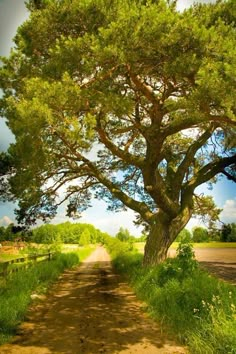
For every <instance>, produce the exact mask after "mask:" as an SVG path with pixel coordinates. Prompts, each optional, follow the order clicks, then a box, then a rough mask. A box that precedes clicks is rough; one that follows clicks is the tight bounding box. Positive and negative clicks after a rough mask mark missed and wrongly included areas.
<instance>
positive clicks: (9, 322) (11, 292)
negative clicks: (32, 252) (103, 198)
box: [0, 247, 93, 344]
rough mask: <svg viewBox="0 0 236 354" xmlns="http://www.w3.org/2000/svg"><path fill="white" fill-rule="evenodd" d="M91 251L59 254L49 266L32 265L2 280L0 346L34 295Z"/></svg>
mask: <svg viewBox="0 0 236 354" xmlns="http://www.w3.org/2000/svg"><path fill="white" fill-rule="evenodd" d="M92 250H93V249H92V248H90V247H86V248H84V249H81V250H79V252H77V253H75V252H73V253H66V254H63V253H58V254H57V255H56V256H55V258H54V259H53V260H52V261H50V262H41V263H35V264H34V265H33V266H32V267H30V268H28V269H26V270H21V271H19V272H18V273H15V274H13V275H11V276H9V277H7V278H6V279H5V280H3V279H2V280H1V288H0V344H2V343H4V342H6V341H7V340H9V338H10V337H11V336H12V335H13V334H14V333H15V331H16V328H17V326H18V325H19V323H20V322H21V321H22V320H23V319H24V316H25V314H26V311H27V308H28V306H29V304H30V302H31V301H32V300H31V295H32V293H33V292H35V291H37V292H38V293H40V292H42V291H44V292H45V290H46V289H47V287H48V286H49V284H51V283H52V282H54V281H55V280H56V279H57V278H58V277H59V275H60V274H61V273H62V272H63V271H64V270H65V269H67V268H71V267H73V266H75V265H77V264H78V263H79V262H80V261H82V260H83V259H85V258H86V257H87V256H88V255H89V254H90V253H91V251H92Z"/></svg>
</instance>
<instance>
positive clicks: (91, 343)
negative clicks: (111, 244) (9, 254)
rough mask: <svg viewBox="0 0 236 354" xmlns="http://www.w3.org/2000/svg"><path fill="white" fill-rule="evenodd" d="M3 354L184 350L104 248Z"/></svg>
mask: <svg viewBox="0 0 236 354" xmlns="http://www.w3.org/2000/svg"><path fill="white" fill-rule="evenodd" d="M0 353H1V354H29V353H30V354H49V353H51V354H52V353H53V354H61V353H68V354H99V353H106V354H115V353H121V354H128V353H130V354H132V353H135V354H143V353H147V354H155V353H157V354H164V353H165V354H171V353H185V350H184V348H182V347H180V346H177V345H176V343H175V342H174V341H172V340H170V338H168V339H167V337H166V336H165V335H164V333H162V332H161V328H160V327H159V326H158V325H157V324H156V323H154V322H153V321H152V320H151V319H150V318H149V317H148V316H147V315H146V314H145V313H144V312H143V309H142V304H141V303H140V302H139V301H137V299H136V298H135V295H134V294H133V292H132V291H131V289H130V288H129V286H128V285H127V284H126V283H125V282H123V281H122V280H121V278H120V277H119V276H118V275H117V274H115V273H114V272H113V270H112V267H111V262H110V258H109V255H108V254H107V252H106V250H105V249H104V248H102V247H99V248H98V249H97V250H96V251H95V252H94V253H93V254H92V255H91V256H90V257H89V258H88V259H87V260H86V261H85V262H84V263H83V264H82V265H81V266H80V267H77V268H76V269H73V270H70V271H67V272H66V273H64V274H63V276H61V278H60V279H59V281H58V282H57V283H56V284H54V286H53V287H52V288H51V289H50V292H49V294H48V295H47V296H46V297H45V299H42V300H41V301H40V303H37V304H34V305H33V306H32V308H31V310H30V311H29V314H28V321H27V322H25V323H23V324H22V325H21V326H20V328H19V333H18V335H17V336H16V337H15V338H14V340H13V342H12V344H6V345H4V346H1V347H0Z"/></svg>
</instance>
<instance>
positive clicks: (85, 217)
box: [0, 0, 236, 236]
mask: <svg viewBox="0 0 236 354" xmlns="http://www.w3.org/2000/svg"><path fill="white" fill-rule="evenodd" d="M24 1H25V0H0V56H8V55H9V53H10V48H11V47H13V46H14V43H13V42H12V39H13V38H14V36H15V34H16V30H17V28H18V26H20V25H21V24H22V22H24V21H25V20H26V19H27V17H28V13H27V10H26V8H25V5H24ZM193 2H194V1H193V0H178V4H177V6H178V9H179V10H180V11H182V10H183V9H184V8H186V7H189V6H191V5H192V4H193ZM199 2H202V3H208V2H213V0H201V1H199ZM0 95H1V93H0ZM13 142H14V136H13V135H12V134H11V132H10V131H9V129H8V128H7V126H6V124H5V120H4V119H3V118H0V151H6V150H7V148H8V146H9V144H10V143H13ZM200 192H201V193H204V194H206V195H212V196H213V197H214V200H215V203H216V204H217V206H218V207H220V208H221V209H223V211H222V213H221V220H222V221H223V222H225V223H231V222H236V185H235V184H234V183H233V182H230V181H228V180H226V179H225V178H223V179H221V180H220V181H219V182H217V184H216V185H215V186H214V188H213V190H208V189H207V186H203V187H201V188H200ZM14 208H15V206H14V204H12V203H1V202H0V226H1V225H3V226H7V225H8V224H9V223H11V222H14ZM134 219H135V217H134V213H133V212H132V210H128V211H126V212H120V213H114V212H108V211H106V204H105V203H104V202H102V201H98V200H94V201H93V203H92V208H89V209H88V210H87V211H85V212H84V213H83V214H82V218H80V219H79V220H78V222H87V223H91V224H93V225H94V226H95V227H97V228H99V229H101V230H102V231H105V232H108V233H110V234H111V235H115V234H116V233H117V232H118V230H119V228H120V227H121V226H122V227H125V228H128V229H129V231H130V232H131V234H133V235H135V236H139V235H140V234H141V231H142V229H141V228H137V227H136V226H134V224H133V220H134ZM67 220H71V219H68V218H66V217H65V209H64V207H60V208H59V210H58V214H57V216H56V218H55V219H54V220H53V223H61V222H64V221H67ZM197 224H199V221H197V220H195V219H192V220H191V221H190V222H189V224H188V225H187V227H188V228H189V229H191V228H192V227H193V226H195V225H197Z"/></svg>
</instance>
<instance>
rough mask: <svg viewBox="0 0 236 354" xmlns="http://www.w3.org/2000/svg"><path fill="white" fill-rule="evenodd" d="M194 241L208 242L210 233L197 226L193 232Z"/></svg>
mask: <svg viewBox="0 0 236 354" xmlns="http://www.w3.org/2000/svg"><path fill="white" fill-rule="evenodd" d="M192 234H193V237H192V240H193V242H208V241H209V235H208V231H207V229H206V228H204V227H200V226H196V227H194V228H193V230H192Z"/></svg>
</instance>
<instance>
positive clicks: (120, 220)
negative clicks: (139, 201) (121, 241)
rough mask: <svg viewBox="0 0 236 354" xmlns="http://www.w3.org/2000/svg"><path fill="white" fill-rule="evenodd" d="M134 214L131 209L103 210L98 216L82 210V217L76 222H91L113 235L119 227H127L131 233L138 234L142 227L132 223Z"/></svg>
mask: <svg viewBox="0 0 236 354" xmlns="http://www.w3.org/2000/svg"><path fill="white" fill-rule="evenodd" d="M134 220H135V214H134V212H133V211H132V210H127V211H122V212H117V213H115V212H114V213H111V212H105V213H104V214H103V215H101V216H100V217H97V216H96V214H94V213H89V212H84V213H83V215H82V218H81V219H79V220H78V222H85V223H86V222H87V223H90V224H93V225H94V226H95V227H96V228H98V229H100V230H101V231H104V232H107V233H109V234H110V235H115V234H117V232H118V231H119V228H120V227H124V228H127V229H128V230H129V232H130V233H131V235H134V236H140V235H141V233H142V227H136V226H135V225H134V223H133V221H134Z"/></svg>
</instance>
